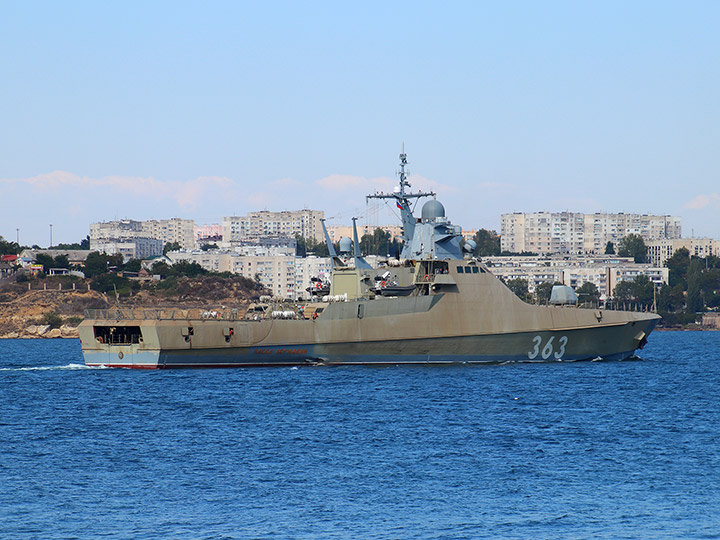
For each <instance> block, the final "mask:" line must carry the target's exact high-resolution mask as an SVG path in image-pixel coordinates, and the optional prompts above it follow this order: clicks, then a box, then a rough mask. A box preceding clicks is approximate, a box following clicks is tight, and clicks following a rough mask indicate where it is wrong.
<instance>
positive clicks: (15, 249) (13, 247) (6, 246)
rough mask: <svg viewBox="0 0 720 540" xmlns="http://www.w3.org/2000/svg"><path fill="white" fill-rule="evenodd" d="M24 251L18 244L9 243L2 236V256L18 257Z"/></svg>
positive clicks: (0, 239) (0, 248)
mask: <svg viewBox="0 0 720 540" xmlns="http://www.w3.org/2000/svg"><path fill="white" fill-rule="evenodd" d="M23 249H25V248H23V247H22V246H21V245H19V244H18V243H17V242H8V241H7V240H5V239H4V238H3V237H2V236H0V255H18V254H20V252H22V250H23Z"/></svg>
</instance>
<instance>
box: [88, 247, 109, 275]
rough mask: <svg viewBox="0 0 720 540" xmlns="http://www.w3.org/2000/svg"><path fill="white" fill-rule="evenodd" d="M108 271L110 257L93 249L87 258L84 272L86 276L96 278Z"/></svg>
mask: <svg viewBox="0 0 720 540" xmlns="http://www.w3.org/2000/svg"><path fill="white" fill-rule="evenodd" d="M107 271H108V258H107V255H105V254H104V253H100V252H98V251H93V252H91V253H89V254H88V256H87V258H86V259H85V265H84V267H83V272H84V273H85V277H88V278H94V277H95V276H99V275H100V274H105V273H106V272H107Z"/></svg>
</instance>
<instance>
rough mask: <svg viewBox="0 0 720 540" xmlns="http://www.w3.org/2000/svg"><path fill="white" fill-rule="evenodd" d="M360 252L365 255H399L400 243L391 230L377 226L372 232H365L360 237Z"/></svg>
mask: <svg viewBox="0 0 720 540" xmlns="http://www.w3.org/2000/svg"><path fill="white" fill-rule="evenodd" d="M360 252H361V253H363V254H365V255H397V254H398V253H399V252H400V244H399V243H398V241H397V240H394V239H393V238H392V235H391V234H390V233H389V232H387V231H384V230H382V229H381V228H379V227H377V228H376V229H375V231H373V233H372V234H363V236H362V238H361V239H360Z"/></svg>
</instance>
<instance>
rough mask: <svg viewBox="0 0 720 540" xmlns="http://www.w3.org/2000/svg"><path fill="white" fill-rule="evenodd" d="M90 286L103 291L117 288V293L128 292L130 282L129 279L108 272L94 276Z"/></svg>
mask: <svg viewBox="0 0 720 540" xmlns="http://www.w3.org/2000/svg"><path fill="white" fill-rule="evenodd" d="M90 288H91V289H93V290H95V291H100V292H103V293H110V292H115V291H116V290H117V292H118V294H128V293H129V292H130V290H131V284H130V280H129V279H127V278H124V277H122V276H119V275H118V274H113V273H112V272H108V273H105V274H99V275H97V276H95V277H94V278H93V280H92V283H91V285H90Z"/></svg>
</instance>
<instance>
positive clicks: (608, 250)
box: [605, 242, 615, 255]
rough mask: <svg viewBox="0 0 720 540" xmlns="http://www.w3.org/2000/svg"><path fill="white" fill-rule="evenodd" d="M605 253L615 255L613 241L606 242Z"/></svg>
mask: <svg viewBox="0 0 720 540" xmlns="http://www.w3.org/2000/svg"><path fill="white" fill-rule="evenodd" d="M605 255H615V244H613V243H612V242H608V243H607V244H605Z"/></svg>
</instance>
